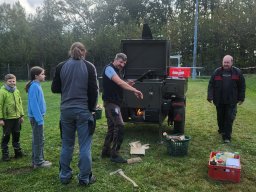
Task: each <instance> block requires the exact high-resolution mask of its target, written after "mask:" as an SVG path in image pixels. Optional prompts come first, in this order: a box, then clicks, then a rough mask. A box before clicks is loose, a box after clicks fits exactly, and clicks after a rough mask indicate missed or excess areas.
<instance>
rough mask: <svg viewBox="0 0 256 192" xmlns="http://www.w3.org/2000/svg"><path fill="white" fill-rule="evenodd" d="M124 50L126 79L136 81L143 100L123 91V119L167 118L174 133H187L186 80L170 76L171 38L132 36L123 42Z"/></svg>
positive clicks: (155, 120) (156, 121)
mask: <svg viewBox="0 0 256 192" xmlns="http://www.w3.org/2000/svg"><path fill="white" fill-rule="evenodd" d="M121 47H122V52H123V53H125V54H126V55H127V58H128V60H127V64H126V66H125V68H124V70H123V75H122V77H123V79H124V80H125V81H127V80H133V81H135V85H134V87H135V88H136V89H138V90H140V91H141V92H142V93H143V95H144V99H143V100H138V99H137V98H136V97H135V95H134V94H133V93H131V92H129V91H124V98H123V104H122V106H121V112H122V116H123V120H124V122H133V123H138V122H141V123H152V124H158V125H159V128H160V129H159V133H160V134H162V124H163V121H164V120H165V119H167V124H168V125H173V132H174V133H177V134H183V133H184V126H185V106H186V92H187V79H186V78H179V77H171V76H170V75H169V60H170V42H169V41H168V40H153V39H132V40H122V41H121Z"/></svg>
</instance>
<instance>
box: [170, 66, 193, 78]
mask: <svg viewBox="0 0 256 192" xmlns="http://www.w3.org/2000/svg"><path fill="white" fill-rule="evenodd" d="M190 74H191V72H190V68H189V67H170V68H169V77H180V78H189V77H190Z"/></svg>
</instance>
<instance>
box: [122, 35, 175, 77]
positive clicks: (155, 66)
mask: <svg viewBox="0 0 256 192" xmlns="http://www.w3.org/2000/svg"><path fill="white" fill-rule="evenodd" d="M121 44H122V45H121V46H122V52H123V53H125V54H126V55H127V64H126V65H125V67H124V79H137V78H139V77H140V76H141V75H143V74H144V73H146V72H148V70H151V71H153V72H154V73H155V75H156V76H157V77H160V78H161V77H164V76H166V74H167V71H166V70H167V66H169V60H170V59H169V54H170V42H169V41H167V40H142V39H141V40H139V39H137V40H135V39H132V40H122V41H121Z"/></svg>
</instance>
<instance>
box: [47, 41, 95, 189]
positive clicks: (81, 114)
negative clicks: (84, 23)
mask: <svg viewBox="0 0 256 192" xmlns="http://www.w3.org/2000/svg"><path fill="white" fill-rule="evenodd" d="M69 53H70V58H69V59H68V60H67V61H64V62H62V63H60V64H59V65H58V66H57V68H56V71H55V76H54V79H53V81H52V86H51V89H52V92H53V93H61V105H60V110H61V141H62V149H61V154H60V162H59V163H60V173H59V178H60V181H61V183H63V184H68V183H69V182H70V181H71V179H72V168H71V166H70V163H71V161H72V156H73V152H74V145H75V137H76V132H77V136H78V143H79V163H78V167H79V170H80V172H79V174H78V177H77V178H78V180H79V184H80V185H83V186H87V185H90V184H92V183H94V182H95V181H96V177H95V176H94V175H92V158H91V144H92V135H93V133H94V130H95V121H94V118H93V114H92V113H93V112H95V108H96V104H97V99H98V85H97V75H96V74H97V73H96V69H95V67H94V65H93V64H92V63H90V62H88V61H86V60H85V55H86V49H85V46H84V45H83V44H82V43H81V42H75V43H73V44H72V45H71V47H70V51H69Z"/></svg>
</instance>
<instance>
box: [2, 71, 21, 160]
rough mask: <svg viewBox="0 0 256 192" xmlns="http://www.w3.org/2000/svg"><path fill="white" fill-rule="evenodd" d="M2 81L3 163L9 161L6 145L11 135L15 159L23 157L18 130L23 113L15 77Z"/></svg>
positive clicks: (8, 75)
mask: <svg viewBox="0 0 256 192" xmlns="http://www.w3.org/2000/svg"><path fill="white" fill-rule="evenodd" d="M4 81H5V84H4V85H3V86H2V87H1V89H0V126H3V136H2V142H1V149H2V159H3V161H9V160H10V157H9V150H8V143H9V140H10V135H11V134H12V146H13V148H14V153H15V158H19V157H22V156H23V153H22V151H21V147H20V129H21V123H22V122H23V121H24V119H23V116H24V111H23V107H22V101H21V96H20V92H19V90H18V89H17V88H16V77H15V75H13V74H7V75H5V77H4Z"/></svg>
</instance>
